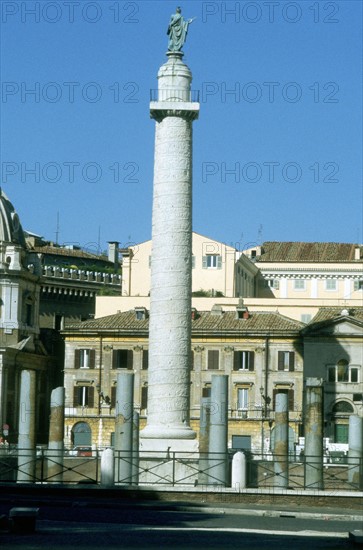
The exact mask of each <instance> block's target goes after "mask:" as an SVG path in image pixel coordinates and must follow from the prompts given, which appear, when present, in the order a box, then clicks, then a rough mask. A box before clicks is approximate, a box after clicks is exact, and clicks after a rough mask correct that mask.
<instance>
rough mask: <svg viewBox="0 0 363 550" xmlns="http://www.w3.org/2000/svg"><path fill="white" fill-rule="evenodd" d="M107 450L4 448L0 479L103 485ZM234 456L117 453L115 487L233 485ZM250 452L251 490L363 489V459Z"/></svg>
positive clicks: (248, 484)
mask: <svg viewBox="0 0 363 550" xmlns="http://www.w3.org/2000/svg"><path fill="white" fill-rule="evenodd" d="M102 451H103V450H102V449H98V450H93V451H92V453H91V456H70V455H69V454H67V453H60V452H59V451H55V450H50V449H41V450H37V451H34V450H33V449H10V450H9V449H2V450H0V483H1V482H16V481H18V482H28V483H29V482H30V483H38V484H59V483H63V484H101V482H102V471H101V456H102ZM233 455H234V453H233V452H231V451H230V450H229V451H228V453H186V452H166V453H164V454H160V453H159V452H144V453H143V454H140V456H138V455H135V454H133V453H132V452H128V453H127V452H124V451H114V453H113V461H114V464H113V466H114V468H113V469H114V477H113V479H114V483H115V485H116V486H117V485H120V486H125V485H128V486H135V485H139V486H168V487H176V486H180V487H182V486H189V487H203V488H206V487H211V488H212V487H213V486H214V487H216V486H218V487H221V486H224V487H230V486H231V469H232V468H231V466H232V459H233ZM245 456H246V488H258V489H261V488H273V487H285V488H288V489H289V488H291V489H317V488H319V489H324V490H331V489H334V490H344V491H359V490H363V458H352V457H347V458H346V461H345V463H330V464H327V463H325V462H322V460H321V457H315V456H314V457H313V456H310V457H309V456H302V457H299V458H297V457H296V456H295V455H294V454H291V455H289V456H288V457H287V460H286V457H281V456H276V455H273V454H269V455H268V456H267V455H266V454H264V455H259V454H252V453H248V452H246V453H245ZM281 463H283V464H284V467H283V471H281ZM308 468H310V474H311V469H313V470H314V469H316V471H317V473H318V472H319V473H318V476H319V475H320V476H321V477H320V482H319V485H316V483H315V482H314V483H313V484H309V481H308V476H307V469H308ZM282 477H284V478H285V481H284V482H283V483H281V479H282ZM313 477H314V473H313ZM310 478H311V476H310Z"/></svg>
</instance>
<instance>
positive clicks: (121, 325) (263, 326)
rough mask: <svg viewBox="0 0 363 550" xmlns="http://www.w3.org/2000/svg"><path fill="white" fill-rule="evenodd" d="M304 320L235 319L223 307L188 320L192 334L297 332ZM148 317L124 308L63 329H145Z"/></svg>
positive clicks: (274, 316) (263, 315)
mask: <svg viewBox="0 0 363 550" xmlns="http://www.w3.org/2000/svg"><path fill="white" fill-rule="evenodd" d="M304 326H305V324H304V323H301V322H299V321H295V320H294V319H290V318H289V317H285V316H283V315H280V314H279V313H271V312H252V313H250V317H249V318H248V319H237V318H236V312H234V311H226V312H224V313H222V314H221V315H213V314H212V313H211V312H210V311H201V312H197V315H196V318H195V319H194V320H192V332H193V334H195V335H198V334H200V333H203V334H207V333H212V334H216V333H220V332H224V333H226V332H230V333H238V334H251V335H252V334H259V335H261V334H269V333H284V334H286V333H290V334H291V333H298V332H299V331H300V330H301V329H302V328H303V327H304ZM148 330H149V320H148V318H146V319H144V320H138V319H136V315H135V311H134V310H131V311H125V312H121V313H116V314H114V315H109V316H107V317H100V318H98V319H90V320H87V321H83V322H81V323H77V324H72V325H67V327H66V328H65V330H64V331H63V332H64V333H67V332H78V331H80V332H88V331H89V332H98V331H100V332H107V331H110V332H115V331H116V332H127V333H130V332H144V333H148Z"/></svg>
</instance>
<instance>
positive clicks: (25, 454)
mask: <svg viewBox="0 0 363 550" xmlns="http://www.w3.org/2000/svg"><path fill="white" fill-rule="evenodd" d="M35 392H36V371H34V370H22V371H21V375H20V410H19V438H18V476H17V480H18V482H22V483H24V482H30V483H34V481H35V464H36V449H35V446H36V442H35Z"/></svg>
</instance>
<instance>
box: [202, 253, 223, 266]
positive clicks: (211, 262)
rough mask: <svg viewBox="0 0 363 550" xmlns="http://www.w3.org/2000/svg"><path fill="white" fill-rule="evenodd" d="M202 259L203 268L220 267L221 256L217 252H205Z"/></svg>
mask: <svg viewBox="0 0 363 550" xmlns="http://www.w3.org/2000/svg"><path fill="white" fill-rule="evenodd" d="M202 261H203V264H202V267H203V269H222V256H220V255H219V254H207V255H206V256H203V259H202Z"/></svg>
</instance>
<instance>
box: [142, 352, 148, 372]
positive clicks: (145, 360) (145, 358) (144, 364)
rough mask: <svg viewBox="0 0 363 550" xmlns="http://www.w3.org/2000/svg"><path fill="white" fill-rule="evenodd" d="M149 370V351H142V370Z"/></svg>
mask: <svg viewBox="0 0 363 550" xmlns="http://www.w3.org/2000/svg"><path fill="white" fill-rule="evenodd" d="M148 368H149V350H148V349H144V350H143V352H142V370H147V369H148Z"/></svg>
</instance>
